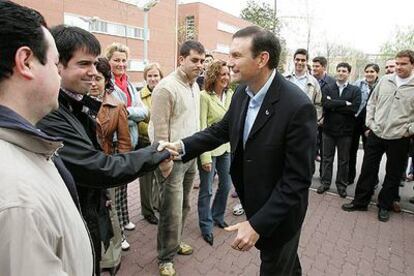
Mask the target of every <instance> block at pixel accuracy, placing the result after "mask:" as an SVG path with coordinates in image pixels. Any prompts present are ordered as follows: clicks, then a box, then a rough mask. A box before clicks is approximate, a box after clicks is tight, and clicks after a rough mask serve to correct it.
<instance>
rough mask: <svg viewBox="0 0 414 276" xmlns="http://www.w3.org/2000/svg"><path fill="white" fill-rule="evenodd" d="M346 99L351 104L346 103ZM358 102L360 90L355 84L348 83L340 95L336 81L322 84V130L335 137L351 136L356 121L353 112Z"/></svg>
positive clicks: (357, 106)
mask: <svg viewBox="0 0 414 276" xmlns="http://www.w3.org/2000/svg"><path fill="white" fill-rule="evenodd" d="M328 96H329V97H330V98H331V99H330V100H328V98H327V97H328ZM347 101H348V102H350V103H352V105H349V106H348V105H346V102H347ZM360 103H361V90H360V89H359V87H357V86H355V85H351V84H348V85H347V87H345V89H344V91H342V94H341V96H339V88H338V86H337V85H336V83H334V84H328V85H326V86H324V87H323V88H322V106H323V114H324V121H323V132H325V133H326V134H328V135H331V136H335V137H340V136H352V132H353V130H354V126H355V122H356V118H355V114H356V113H357V111H358V109H359V105H360Z"/></svg>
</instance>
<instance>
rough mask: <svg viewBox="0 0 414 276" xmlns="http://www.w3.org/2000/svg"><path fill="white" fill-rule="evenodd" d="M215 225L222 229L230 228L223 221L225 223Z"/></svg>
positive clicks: (215, 223)
mask: <svg viewBox="0 0 414 276" xmlns="http://www.w3.org/2000/svg"><path fill="white" fill-rule="evenodd" d="M214 225H215V226H217V227H219V228H221V229H224V228H226V227H229V225H228V224H227V223H226V222H225V221H223V222H214Z"/></svg>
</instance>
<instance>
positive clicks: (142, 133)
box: [138, 63, 163, 224]
mask: <svg viewBox="0 0 414 276" xmlns="http://www.w3.org/2000/svg"><path fill="white" fill-rule="evenodd" d="M162 78H163V74H162V71H161V69H160V66H159V64H158V63H150V64H148V65H147V66H146V67H145V68H144V80H145V82H146V85H145V86H144V87H143V88H142V89H141V90H140V91H139V92H140V96H141V100H142V102H143V103H144V105H145V107H146V108H148V110H151V95H152V91H153V90H154V88H155V86H156V85H157V84H158V83H159V82H160V80H161V79H162ZM149 120H150V116H149V115H148V116H147V117H146V118H145V120H144V121H141V122H139V123H138V134H139V139H138V144H139V146H140V147H146V146H148V145H150V144H151V142H150V139H149V137H148V123H149ZM139 186H140V196H141V213H142V215H143V216H144V218H145V220H147V221H148V222H149V223H151V224H158V218H157V216H156V215H155V209H156V208H158V204H159V197H160V192H159V187H158V182H157V181H156V179H155V175H154V173H153V172H149V173H147V174H145V175H143V176H142V177H140V178H139Z"/></svg>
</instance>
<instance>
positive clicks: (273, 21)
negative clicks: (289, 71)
mask: <svg viewBox="0 0 414 276" xmlns="http://www.w3.org/2000/svg"><path fill="white" fill-rule="evenodd" d="M240 17H241V18H243V19H244V20H247V21H249V22H251V23H253V24H255V25H257V26H259V27H262V28H263V29H266V30H268V31H271V32H272V33H274V34H275V35H276V36H278V38H279V40H280V44H281V46H282V52H281V53H280V61H279V66H278V70H279V72H281V73H283V72H284V65H285V64H286V59H287V50H286V41H285V40H284V39H283V38H281V37H280V36H279V32H280V22H279V20H278V19H277V18H276V14H275V11H274V9H272V8H271V7H270V5H269V3H267V2H262V1H254V0H249V1H248V2H247V7H246V8H244V9H243V10H242V11H241V14H240Z"/></svg>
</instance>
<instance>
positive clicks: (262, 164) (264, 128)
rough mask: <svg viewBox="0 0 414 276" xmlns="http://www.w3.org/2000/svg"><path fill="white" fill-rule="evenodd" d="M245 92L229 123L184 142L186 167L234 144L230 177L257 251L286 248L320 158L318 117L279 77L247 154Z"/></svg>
mask: <svg viewBox="0 0 414 276" xmlns="http://www.w3.org/2000/svg"><path fill="white" fill-rule="evenodd" d="M245 88H246V87H245V86H239V87H238V88H237V90H236V93H235V94H234V96H233V100H232V103H231V105H230V108H229V110H228V112H227V113H226V115H225V116H224V117H223V120H222V121H220V122H219V123H217V124H214V125H212V126H211V127H209V128H207V129H205V130H204V131H202V132H198V133H196V134H194V135H193V136H191V137H188V138H185V139H183V143H184V147H185V152H186V154H185V155H184V156H183V161H187V160H190V159H192V158H194V157H195V156H197V155H199V154H200V153H202V152H205V151H208V150H212V149H214V148H216V147H217V146H219V145H221V144H223V143H226V142H228V141H230V144H231V158H232V160H231V161H232V163H231V169H230V174H231V177H232V180H233V184H234V186H235V187H236V191H237V193H238V195H239V197H240V200H241V203H242V204H243V208H244V210H245V211H246V216H247V219H248V220H249V222H250V224H251V225H252V227H253V228H254V229H255V231H256V232H257V233H259V235H260V239H259V241H258V242H257V243H256V247H257V248H259V249H265V248H270V247H275V246H281V245H283V244H284V243H286V242H287V241H289V240H290V239H291V238H292V237H293V236H294V235H295V234H296V233H297V231H298V230H300V228H301V225H302V222H303V219H304V217H305V213H306V209H307V205H308V188H309V186H310V184H311V179H312V163H313V162H314V157H315V152H316V111H315V108H314V106H313V104H312V103H311V102H310V100H309V98H308V97H307V96H306V95H305V93H303V92H302V91H301V90H300V88H298V87H297V86H296V85H294V84H291V83H290V82H289V81H287V80H285V79H284V78H283V77H282V76H281V75H280V74H279V73H277V74H276V76H275V78H274V80H273V82H272V84H271V86H270V88H269V90H268V92H267V94H266V97H265V98H264V101H263V104H262V106H261V108H260V111H259V113H258V115H257V117H256V121H255V122H254V124H253V127H252V129H251V131H250V135H249V137H248V139H247V141H246V145H245V148H244V149H243V138H242V137H243V134H242V133H243V127H244V121H245V116H246V110H247V106H248V102H249V99H250V98H249V96H248V95H247V94H246V93H245Z"/></svg>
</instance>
